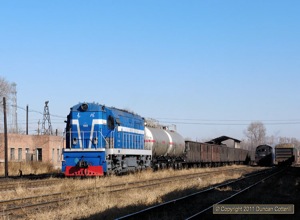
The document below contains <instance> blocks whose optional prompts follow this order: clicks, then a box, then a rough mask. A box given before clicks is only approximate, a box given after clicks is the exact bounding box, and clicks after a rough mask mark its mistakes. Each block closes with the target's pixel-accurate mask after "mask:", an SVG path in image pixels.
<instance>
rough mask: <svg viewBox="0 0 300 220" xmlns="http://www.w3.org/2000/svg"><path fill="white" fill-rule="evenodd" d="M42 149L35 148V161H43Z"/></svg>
mask: <svg viewBox="0 0 300 220" xmlns="http://www.w3.org/2000/svg"><path fill="white" fill-rule="evenodd" d="M42 150H43V149H42V148H37V149H36V156H37V157H36V159H37V161H43V151H42Z"/></svg>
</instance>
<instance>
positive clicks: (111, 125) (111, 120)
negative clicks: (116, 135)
mask: <svg viewBox="0 0 300 220" xmlns="http://www.w3.org/2000/svg"><path fill="white" fill-rule="evenodd" d="M107 127H108V128H109V129H110V130H113V129H114V128H115V119H114V117H113V116H111V115H110V116H108V118H107Z"/></svg>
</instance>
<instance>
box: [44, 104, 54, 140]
mask: <svg viewBox="0 0 300 220" xmlns="http://www.w3.org/2000/svg"><path fill="white" fill-rule="evenodd" d="M48 103H49V101H46V102H45V107H44V114H43V122H42V134H43V135H52V134H53V133H52V126H51V120H50V112H49V106H48ZM46 125H47V126H46Z"/></svg>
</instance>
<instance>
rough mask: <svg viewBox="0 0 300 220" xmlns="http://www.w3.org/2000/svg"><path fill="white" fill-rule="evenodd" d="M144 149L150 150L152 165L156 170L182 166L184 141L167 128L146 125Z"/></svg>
mask: <svg viewBox="0 0 300 220" xmlns="http://www.w3.org/2000/svg"><path fill="white" fill-rule="evenodd" d="M145 149H147V150H152V160H153V162H152V163H153V165H154V166H156V168H160V167H162V168H163V167H174V168H178V167H181V166H182V162H183V157H184V155H185V141H184V138H183V137H182V136H181V135H180V134H179V133H177V132H176V131H174V130H169V129H168V127H165V126H159V125H153V124H152V127H149V126H147V125H146V127H145Z"/></svg>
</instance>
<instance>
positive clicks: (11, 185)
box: [0, 179, 61, 192]
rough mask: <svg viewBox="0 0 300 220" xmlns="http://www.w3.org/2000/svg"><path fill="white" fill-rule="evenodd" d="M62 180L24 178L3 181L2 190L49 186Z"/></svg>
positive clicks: (0, 186) (0, 189)
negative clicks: (21, 179)
mask: <svg viewBox="0 0 300 220" xmlns="http://www.w3.org/2000/svg"><path fill="white" fill-rule="evenodd" d="M58 182H61V180H60V179H47V180H34V181H33V180H23V181H15V180H14V181H1V184H0V192H3V191H7V190H15V189H16V188H18V187H23V188H33V187H35V188H37V187H43V186H49V185H53V184H56V183H58Z"/></svg>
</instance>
